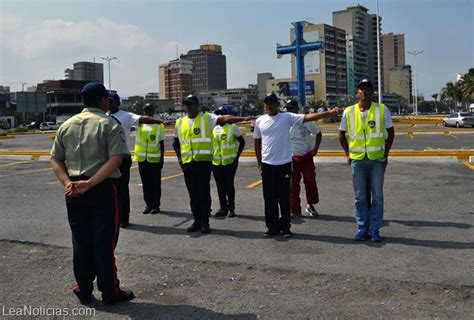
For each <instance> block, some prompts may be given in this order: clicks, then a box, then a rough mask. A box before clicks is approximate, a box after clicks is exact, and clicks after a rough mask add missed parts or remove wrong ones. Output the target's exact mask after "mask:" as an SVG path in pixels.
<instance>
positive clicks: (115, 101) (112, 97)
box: [108, 91, 120, 113]
mask: <svg viewBox="0 0 474 320" xmlns="http://www.w3.org/2000/svg"><path fill="white" fill-rule="evenodd" d="M108 99H109V104H110V106H109V111H110V113H115V112H117V111H118V110H119V106H120V96H119V95H118V94H117V92H114V91H109V93H108Z"/></svg>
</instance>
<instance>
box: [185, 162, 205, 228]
mask: <svg viewBox="0 0 474 320" xmlns="http://www.w3.org/2000/svg"><path fill="white" fill-rule="evenodd" d="M182 168H183V173H184V181H185V183H186V188H187V189H188V193H189V198H190V200H191V201H190V203H191V212H192V213H193V216H194V221H195V222H198V223H202V222H204V223H209V216H210V215H211V186H210V183H211V171H212V162H211V161H191V162H188V163H184V164H183V165H182Z"/></svg>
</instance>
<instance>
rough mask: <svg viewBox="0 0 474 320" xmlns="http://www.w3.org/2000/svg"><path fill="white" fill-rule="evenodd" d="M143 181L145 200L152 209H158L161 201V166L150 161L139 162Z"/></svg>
mask: <svg viewBox="0 0 474 320" xmlns="http://www.w3.org/2000/svg"><path fill="white" fill-rule="evenodd" d="M138 170H139V171H140V177H141V179H142V186H143V198H144V199H145V204H146V206H147V207H148V208H150V209H158V208H159V207H160V200H161V164H160V163H159V162H157V163H151V162H148V161H146V160H145V161H142V162H138Z"/></svg>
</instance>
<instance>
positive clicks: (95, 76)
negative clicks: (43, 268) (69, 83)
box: [64, 61, 104, 83]
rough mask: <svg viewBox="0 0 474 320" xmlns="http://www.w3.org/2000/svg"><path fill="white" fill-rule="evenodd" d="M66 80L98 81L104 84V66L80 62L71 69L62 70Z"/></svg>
mask: <svg viewBox="0 0 474 320" xmlns="http://www.w3.org/2000/svg"><path fill="white" fill-rule="evenodd" d="M64 76H65V78H66V80H83V81H98V82H100V83H104V65H103V64H102V63H96V62H87V61H80V62H76V63H74V65H73V69H66V70H64Z"/></svg>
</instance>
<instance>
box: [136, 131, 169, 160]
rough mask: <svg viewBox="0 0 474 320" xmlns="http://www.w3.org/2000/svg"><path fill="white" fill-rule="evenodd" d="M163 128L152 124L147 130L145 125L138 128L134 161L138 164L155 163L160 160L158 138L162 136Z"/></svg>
mask: <svg viewBox="0 0 474 320" xmlns="http://www.w3.org/2000/svg"><path fill="white" fill-rule="evenodd" d="M163 132H164V126H163V125H162V124H159V125H158V124H152V125H151V129H150V130H149V131H148V130H147V125H146V124H142V125H140V126H139V127H138V131H137V135H136V138H135V152H134V159H135V161H138V162H143V161H145V160H146V161H148V162H150V163H157V162H160V160H161V148H160V137H162V136H163V134H164V133H163Z"/></svg>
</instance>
